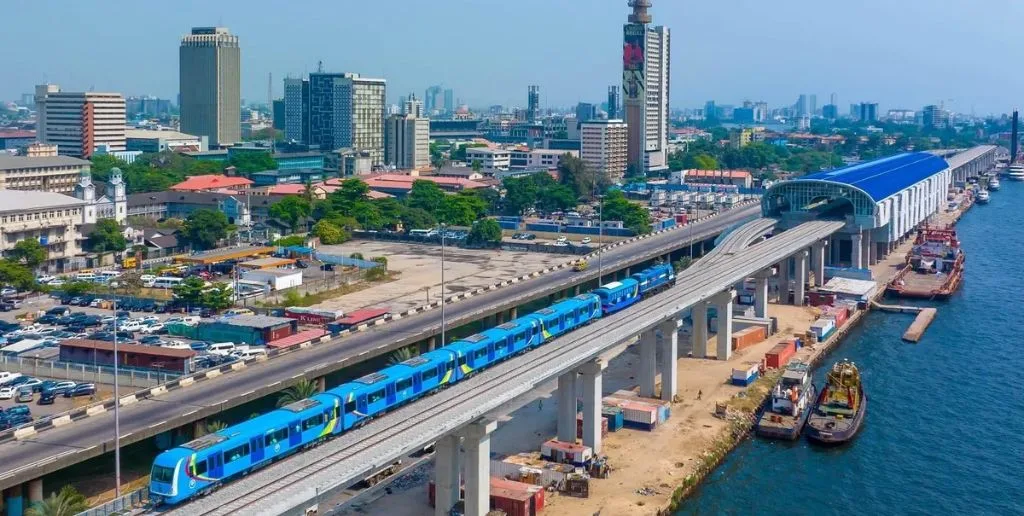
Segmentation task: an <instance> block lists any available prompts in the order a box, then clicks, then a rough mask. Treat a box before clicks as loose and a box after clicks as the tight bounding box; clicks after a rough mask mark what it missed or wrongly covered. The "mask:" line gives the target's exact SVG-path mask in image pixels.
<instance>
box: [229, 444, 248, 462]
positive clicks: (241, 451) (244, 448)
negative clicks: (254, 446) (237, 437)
mask: <svg viewBox="0 0 1024 516" xmlns="http://www.w3.org/2000/svg"><path fill="white" fill-rule="evenodd" d="M246 455H249V445H248V444H243V445H241V446H239V447H237V448H232V449H230V450H228V451H226V452H224V463H225V464H230V463H232V462H235V461H236V460H238V459H241V458H242V457H245V456H246Z"/></svg>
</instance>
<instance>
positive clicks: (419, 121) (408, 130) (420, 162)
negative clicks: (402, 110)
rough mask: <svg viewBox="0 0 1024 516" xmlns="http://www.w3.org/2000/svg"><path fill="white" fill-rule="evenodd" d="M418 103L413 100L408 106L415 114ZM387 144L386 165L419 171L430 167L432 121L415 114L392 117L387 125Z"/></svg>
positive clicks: (408, 102)
mask: <svg viewBox="0 0 1024 516" xmlns="http://www.w3.org/2000/svg"><path fill="white" fill-rule="evenodd" d="M418 102H419V101H416V100H415V99H413V100H412V101H407V102H406V104H407V105H410V107H412V108H413V112H415V111H416V108H417V107H418V106H416V105H415V103H418ZM420 109H422V108H420ZM385 143H386V146H385V152H384V163H385V164H386V165H388V166H393V167H395V168H398V169H417V170H419V169H425V168H428V167H430V120H428V119H426V118H419V117H417V116H416V115H414V114H405V115H391V116H390V117H388V120H387V124H386V136H385Z"/></svg>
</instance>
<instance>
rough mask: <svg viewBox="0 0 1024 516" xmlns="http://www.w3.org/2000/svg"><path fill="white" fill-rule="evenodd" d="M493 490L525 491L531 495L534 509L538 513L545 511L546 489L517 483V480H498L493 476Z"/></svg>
mask: <svg viewBox="0 0 1024 516" xmlns="http://www.w3.org/2000/svg"><path fill="white" fill-rule="evenodd" d="M491 488H492V489H495V488H501V489H510V490H512V491H523V492H526V493H529V494H530V496H531V497H532V498H533V507H534V508H535V510H536V512H540V511H541V510H543V509H544V503H545V501H544V496H545V495H544V492H545V491H544V487H543V486H539V485H534V484H527V483H525V482H516V481H515V480H507V479H504V478H498V477H495V476H493V475H492V476H491Z"/></svg>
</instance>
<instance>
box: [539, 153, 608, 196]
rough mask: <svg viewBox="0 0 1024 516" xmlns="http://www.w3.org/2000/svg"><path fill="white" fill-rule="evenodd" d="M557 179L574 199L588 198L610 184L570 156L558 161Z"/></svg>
mask: <svg viewBox="0 0 1024 516" xmlns="http://www.w3.org/2000/svg"><path fill="white" fill-rule="evenodd" d="M534 175H537V174H534ZM558 177H559V182H560V183H562V184H563V185H566V186H568V187H569V188H571V189H572V192H573V194H574V195H575V196H576V197H588V198H589V197H590V196H592V195H593V194H594V193H595V191H603V190H604V189H606V188H607V187H608V186H609V185H610V184H611V180H610V179H609V178H608V177H605V176H603V175H601V174H599V173H598V172H597V171H596V170H591V169H590V168H589V167H587V164H586V162H584V161H583V160H582V159H580V158H577V157H576V156H573V155H571V154H566V155H564V156H562V158H561V160H559V162H558Z"/></svg>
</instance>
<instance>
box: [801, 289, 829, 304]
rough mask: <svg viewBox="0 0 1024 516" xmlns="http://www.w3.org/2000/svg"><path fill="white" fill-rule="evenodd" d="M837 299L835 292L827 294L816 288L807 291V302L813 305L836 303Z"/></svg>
mask: <svg viewBox="0 0 1024 516" xmlns="http://www.w3.org/2000/svg"><path fill="white" fill-rule="evenodd" d="M835 301H836V295H835V294H825V293H822V292H818V291H816V290H812V291H810V292H808V293H807V303H808V304H810V305H811V306H822V305H831V304H833V303H835Z"/></svg>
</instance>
